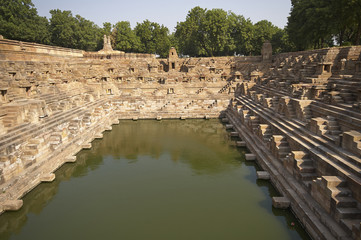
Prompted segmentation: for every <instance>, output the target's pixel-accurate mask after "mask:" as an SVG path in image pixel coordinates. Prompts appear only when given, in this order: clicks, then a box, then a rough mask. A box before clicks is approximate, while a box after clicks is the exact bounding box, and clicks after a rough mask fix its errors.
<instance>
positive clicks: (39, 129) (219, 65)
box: [0, 36, 361, 240]
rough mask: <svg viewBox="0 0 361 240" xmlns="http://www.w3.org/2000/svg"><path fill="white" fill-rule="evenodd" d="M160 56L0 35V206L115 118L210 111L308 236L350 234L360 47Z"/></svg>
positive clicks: (360, 103) (48, 174)
mask: <svg viewBox="0 0 361 240" xmlns="http://www.w3.org/2000/svg"><path fill="white" fill-rule="evenodd" d="M271 53H272V46H271V44H270V43H265V45H264V47H263V49H262V56H256V57H212V58H179V57H178V55H177V52H176V50H175V49H174V48H171V49H170V51H169V57H168V58H166V59H157V58H156V57H155V56H154V55H151V54H134V53H124V52H121V51H113V50H112V48H111V44H110V39H109V38H108V37H107V36H105V37H104V48H103V49H102V50H100V51H99V52H84V51H79V50H74V49H66V48H58V47H51V46H45V45H39V44H33V43H24V42H18V41H12V40H7V39H0V213H1V212H4V211H7V210H16V209H18V208H20V207H21V206H22V201H21V198H22V197H23V196H24V195H25V194H26V193H27V192H28V191H30V190H31V189H33V188H34V187H35V186H36V185H38V184H39V183H40V182H45V181H52V180H53V179H54V177H55V176H54V174H53V172H54V171H55V170H56V169H57V168H59V167H60V166H61V165H62V164H64V163H65V162H72V161H75V160H76V157H75V154H76V153H77V152H78V151H80V150H81V149H86V148H90V147H91V141H92V140H93V139H95V138H102V132H103V131H105V130H111V125H112V124H119V119H133V120H137V119H157V120H161V119H165V118H173V119H187V118H218V117H220V116H221V117H223V118H224V119H223V121H225V122H229V124H227V128H229V129H230V128H233V131H232V134H233V135H235V136H240V137H241V139H242V140H241V141H238V142H237V146H240V147H243V146H247V147H248V149H249V150H250V151H251V152H252V153H251V154H248V155H247V156H246V159H247V160H256V161H257V163H258V164H259V165H260V167H261V168H262V171H260V172H259V173H258V175H259V177H260V178H262V179H269V180H270V181H272V183H273V184H274V186H275V187H276V188H277V189H278V191H279V192H280V193H281V194H282V197H279V198H275V199H273V203H274V206H276V207H282V208H284V207H291V209H292V210H293V211H294V212H295V214H296V216H297V217H298V218H299V219H300V221H301V222H302V224H303V225H304V227H305V228H306V230H307V231H308V232H309V234H310V235H311V236H312V237H313V238H315V239H341V238H342V239H352V238H353V239H359V240H360V239H361V236H360V221H361V47H346V48H331V49H322V50H314V51H306V52H295V53H283V54H279V55H277V56H272V54H271Z"/></svg>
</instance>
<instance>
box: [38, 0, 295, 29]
mask: <svg viewBox="0 0 361 240" xmlns="http://www.w3.org/2000/svg"><path fill="white" fill-rule="evenodd" d="M32 2H33V3H34V4H35V7H36V8H37V10H38V14H39V15H40V16H46V17H47V18H50V13H49V10H51V9H60V10H71V12H72V13H73V16H75V15H76V14H79V15H80V16H82V17H84V18H86V19H88V20H90V21H93V22H94V23H95V24H97V25H98V26H99V27H102V26H103V22H110V23H112V24H115V23H116V22H118V21H129V22H130V24H131V26H132V27H134V26H135V25H136V24H137V22H143V20H146V19H148V20H149V21H152V22H157V23H159V24H163V25H164V26H166V27H168V28H169V30H170V32H173V31H174V30H175V29H174V27H175V26H176V25H177V22H181V21H185V18H186V16H187V13H188V11H189V10H191V9H192V8H193V7H196V6H200V7H202V8H207V9H212V8H221V9H223V10H225V11H229V10H231V11H232V12H234V13H236V14H238V15H243V16H244V17H245V18H250V19H251V21H252V22H253V23H256V22H258V21H260V20H264V19H265V20H268V21H270V22H272V23H273V24H274V25H276V26H278V27H280V28H284V27H285V26H286V24H287V17H288V16H289V13H290V9H291V0H195V1H191V0H179V1H174V0H173V1H172V0H168V1H165V0H154V1H151V0H133V1H132V0H126V1H123V0H32Z"/></svg>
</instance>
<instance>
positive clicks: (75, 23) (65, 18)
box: [49, 9, 99, 51]
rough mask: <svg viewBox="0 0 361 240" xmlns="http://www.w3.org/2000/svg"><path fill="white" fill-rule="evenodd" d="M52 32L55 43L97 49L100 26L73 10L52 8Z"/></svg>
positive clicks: (52, 39) (63, 45)
mask: <svg viewBox="0 0 361 240" xmlns="http://www.w3.org/2000/svg"><path fill="white" fill-rule="evenodd" d="M50 13H51V18H50V27H49V30H50V33H51V42H52V44H54V45H57V46H62V47H69V48H78V49H83V50H87V51H90V50H95V49H96V47H97V39H99V34H98V32H99V27H98V26H96V25H95V24H94V23H93V22H91V21H89V20H86V19H84V18H82V17H81V16H79V15H76V16H75V17H73V15H72V13H71V11H61V10H59V9H56V10H51V11H50Z"/></svg>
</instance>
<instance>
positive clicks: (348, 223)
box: [340, 219, 361, 239]
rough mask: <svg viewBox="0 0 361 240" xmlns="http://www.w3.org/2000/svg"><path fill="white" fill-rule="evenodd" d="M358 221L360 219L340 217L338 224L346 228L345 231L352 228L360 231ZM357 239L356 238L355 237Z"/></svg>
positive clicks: (360, 220)
mask: <svg viewBox="0 0 361 240" xmlns="http://www.w3.org/2000/svg"><path fill="white" fill-rule="evenodd" d="M360 223H361V219H341V220H340V224H341V226H342V227H343V228H344V229H346V231H350V232H353V231H354V230H356V231H357V229H358V231H357V232H360ZM356 239H357V238H356Z"/></svg>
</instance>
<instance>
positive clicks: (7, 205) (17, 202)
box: [2, 200, 23, 211]
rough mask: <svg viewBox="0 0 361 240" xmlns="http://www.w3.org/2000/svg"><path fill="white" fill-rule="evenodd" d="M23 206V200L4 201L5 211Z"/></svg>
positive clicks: (15, 209)
mask: <svg viewBox="0 0 361 240" xmlns="http://www.w3.org/2000/svg"><path fill="white" fill-rule="evenodd" d="M22 206H23V200H8V201H6V202H4V203H2V208H3V210H4V211H17V210H19V209H20V208H21V207H22Z"/></svg>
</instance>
